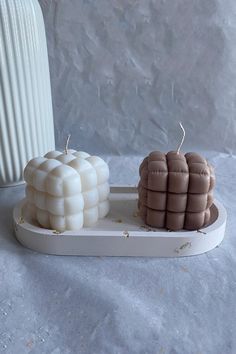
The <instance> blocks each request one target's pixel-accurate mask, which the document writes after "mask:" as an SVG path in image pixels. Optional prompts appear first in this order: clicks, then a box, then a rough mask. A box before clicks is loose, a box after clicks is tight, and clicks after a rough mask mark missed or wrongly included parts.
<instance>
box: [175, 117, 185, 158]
mask: <svg viewBox="0 0 236 354" xmlns="http://www.w3.org/2000/svg"><path fill="white" fill-rule="evenodd" d="M179 125H180V128H181V129H182V132H183V137H182V140H181V142H180V144H179V146H178V148H177V150H176V152H177V154H179V153H180V149H181V147H182V145H183V142H184V139H185V129H184V127H183V125H182V123H181V122H179Z"/></svg>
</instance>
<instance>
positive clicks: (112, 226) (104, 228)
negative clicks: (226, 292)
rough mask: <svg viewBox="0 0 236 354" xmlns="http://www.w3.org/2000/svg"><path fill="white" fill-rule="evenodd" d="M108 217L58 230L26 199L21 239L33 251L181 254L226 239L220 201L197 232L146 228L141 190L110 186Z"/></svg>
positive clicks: (17, 217)
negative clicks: (32, 212)
mask: <svg viewBox="0 0 236 354" xmlns="http://www.w3.org/2000/svg"><path fill="white" fill-rule="evenodd" d="M110 200H111V210H110V213H109V215H108V216H107V217H106V218H105V219H103V220H100V221H99V222H98V223H97V224H96V225H95V226H94V227H91V228H84V229H82V230H79V231H73V232H72V231H66V232H63V233H58V232H56V231H53V230H47V229H43V228H41V227H39V225H37V224H36V223H35V222H33V221H32V220H31V219H30V218H29V217H28V216H27V215H26V212H25V208H24V206H25V200H22V201H21V202H20V203H19V204H18V205H16V207H15V208H14V216H13V217H14V227H15V234H16V237H17V239H18V240H19V242H20V243H22V245H24V246H25V247H28V248H30V249H32V250H35V251H38V252H42V253H47V254H55V255H80V256H148V257H181V256H191V255H197V254H200V253H204V252H207V251H210V250H211V249H213V248H215V247H216V246H217V245H219V244H220V243H221V241H222V240H223V238H224V233H225V225H226V210H225V208H224V206H223V205H222V204H221V203H219V202H218V201H216V200H215V202H214V205H213V206H212V213H211V214H212V216H211V221H210V223H209V225H208V226H207V227H205V228H203V229H201V230H198V231H191V232H189V231H179V232H170V231H166V230H164V229H154V228H150V227H148V226H145V225H144V224H143V222H142V220H141V219H140V217H139V216H138V213H137V190H136V188H135V187H129V186H113V187H111V195H110Z"/></svg>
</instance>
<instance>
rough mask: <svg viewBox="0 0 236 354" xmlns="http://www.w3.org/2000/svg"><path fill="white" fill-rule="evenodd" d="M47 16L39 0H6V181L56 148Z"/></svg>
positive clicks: (2, 130)
mask: <svg viewBox="0 0 236 354" xmlns="http://www.w3.org/2000/svg"><path fill="white" fill-rule="evenodd" d="M54 148H55V142H54V126H53V113H52V99H51V87H50V77H49V66H48V53H47V44H46V36H45V28H44V21H43V16H42V12H41V8H40V6H39V4H38V2H37V0H0V186H1V187H5V186H10V185H14V184H19V183H21V182H22V181H23V175H22V173H23V169H24V167H25V165H26V163H27V162H28V161H29V160H30V159H31V158H33V157H36V156H43V155H44V154H45V153H46V152H48V151H50V150H54Z"/></svg>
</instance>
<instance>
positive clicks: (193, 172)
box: [138, 132, 215, 231]
mask: <svg viewBox="0 0 236 354" xmlns="http://www.w3.org/2000/svg"><path fill="white" fill-rule="evenodd" d="M184 135H185V132H184ZM184 135H183V139H182V142H181V144H180V147H181V145H182V143H183V140H184ZM180 147H179V148H178V150H177V151H171V152H168V153H167V154H164V153H162V152H160V151H153V152H151V153H150V154H149V155H148V156H147V157H146V158H145V159H144V160H143V162H142V163H141V165H140V169H139V173H140V182H139V185H138V193H139V200H138V207H139V211H140V216H141V217H142V219H143V220H144V222H145V223H146V224H147V225H149V226H152V227H157V228H167V229H169V230H173V231H177V230H181V229H187V230H197V229H200V228H202V227H203V226H205V225H207V223H208V222H209V220H210V214H211V209H210V208H211V205H212V203H213V188H214V185H215V174H214V169H213V167H212V166H211V165H210V164H209V163H208V162H207V161H206V160H205V158H203V157H201V156H200V155H198V154H197V153H187V154H182V153H181V152H180Z"/></svg>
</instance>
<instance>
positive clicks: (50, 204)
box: [24, 150, 110, 231]
mask: <svg viewBox="0 0 236 354" xmlns="http://www.w3.org/2000/svg"><path fill="white" fill-rule="evenodd" d="M24 178H25V181H26V183H27V186H26V198H27V201H28V208H29V209H30V211H31V213H32V214H33V217H34V218H35V219H36V220H37V221H38V223H39V224H40V225H41V226H42V227H45V228H50V229H54V230H58V231H64V230H78V229H80V228H82V227H83V226H85V227H86V226H91V225H93V224H95V223H96V222H97V221H98V219H99V218H103V217H105V216H106V215H107V214H108V212H109V201H108V196H109V192H110V187H109V183H108V179H109V168H108V165H107V164H106V162H105V161H104V160H102V159H101V158H100V157H97V156H90V155H89V154H87V153H85V152H81V151H75V150H69V151H68V153H67V154H66V153H61V152H59V151H51V152H49V153H47V154H46V155H45V156H44V157H38V158H34V159H32V160H31V161H30V162H29V163H28V165H27V166H26V168H25V171H24Z"/></svg>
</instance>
